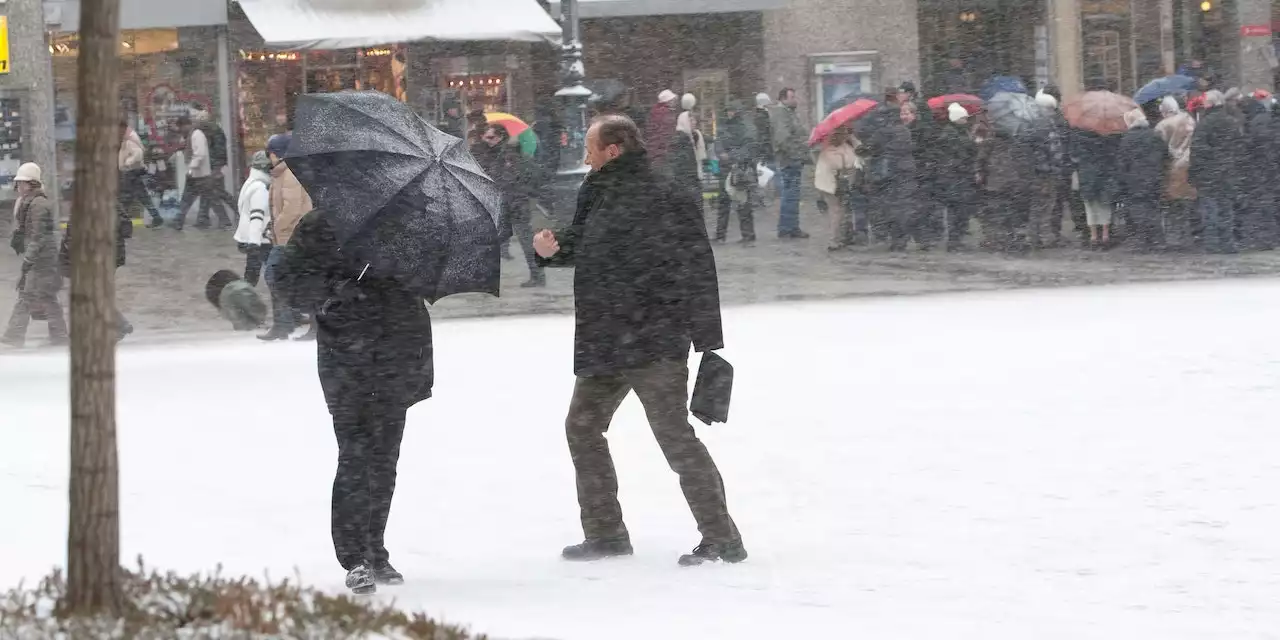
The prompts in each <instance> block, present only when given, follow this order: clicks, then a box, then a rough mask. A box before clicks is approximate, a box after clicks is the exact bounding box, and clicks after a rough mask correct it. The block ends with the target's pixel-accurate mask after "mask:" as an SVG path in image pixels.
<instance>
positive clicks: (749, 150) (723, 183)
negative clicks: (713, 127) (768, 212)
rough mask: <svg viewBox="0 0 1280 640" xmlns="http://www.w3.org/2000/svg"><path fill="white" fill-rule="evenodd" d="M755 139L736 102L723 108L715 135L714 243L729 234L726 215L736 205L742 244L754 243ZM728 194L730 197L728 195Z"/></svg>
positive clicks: (748, 120) (757, 154)
mask: <svg viewBox="0 0 1280 640" xmlns="http://www.w3.org/2000/svg"><path fill="white" fill-rule="evenodd" d="M756 145H757V138H756V133H755V131H754V127H753V126H752V122H751V120H750V119H748V118H747V113H746V110H745V109H744V108H743V104H742V102H741V101H740V100H730V101H729V102H728V104H726V105H725V112H724V122H722V123H721V124H720V129H719V135H717V136H716V156H717V157H718V158H719V159H720V198H719V203H718V205H719V211H718V212H717V215H716V238H715V239H716V242H724V241H725V238H726V237H727V236H728V233H729V215H730V214H731V213H732V208H733V207H734V205H737V209H738V225H739V229H740V232H741V234H742V237H741V242H742V244H743V245H752V244H754V243H755V241H756V225H755V218H754V216H753V214H752V211H753V207H754V206H755V203H754V202H753V200H755V198H756V180H757V178H756V162H757V159H758V156H759V152H758V151H757V150H756ZM730 191H732V195H730Z"/></svg>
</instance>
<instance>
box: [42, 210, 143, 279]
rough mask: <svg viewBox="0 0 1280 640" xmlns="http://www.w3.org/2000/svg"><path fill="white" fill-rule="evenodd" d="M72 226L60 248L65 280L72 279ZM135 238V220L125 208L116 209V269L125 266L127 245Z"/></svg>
mask: <svg viewBox="0 0 1280 640" xmlns="http://www.w3.org/2000/svg"><path fill="white" fill-rule="evenodd" d="M71 237H72V233H71V225H67V228H66V230H64V231H63V232H62V244H61V245H60V246H59V247H58V271H59V272H60V273H61V274H62V277H64V278H70V277H71ZM132 237H133V218H131V217H129V212H128V211H125V210H124V207H116V268H119V267H123V266H124V264H125V258H126V256H125V253H126V251H125V243H126V241H128V240H129V239H130V238H132Z"/></svg>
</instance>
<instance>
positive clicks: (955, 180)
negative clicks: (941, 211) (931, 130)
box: [929, 124, 978, 203]
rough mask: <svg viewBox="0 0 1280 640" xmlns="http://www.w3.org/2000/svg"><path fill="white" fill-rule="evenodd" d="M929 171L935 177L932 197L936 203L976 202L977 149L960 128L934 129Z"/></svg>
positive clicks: (947, 126) (954, 125) (963, 128)
mask: <svg viewBox="0 0 1280 640" xmlns="http://www.w3.org/2000/svg"><path fill="white" fill-rule="evenodd" d="M929 159H930V166H929V170H930V171H932V172H933V173H934V175H935V178H934V185H935V186H934V194H933V197H934V199H935V200H938V201H939V202H952V203H966V202H977V200H978V185H977V182H976V180H975V178H974V176H975V175H976V174H977V172H978V146H977V145H976V144H975V143H974V142H973V138H970V137H969V131H968V128H967V127H965V126H963V125H957V124H946V125H943V126H941V127H939V128H938V135H937V137H936V138H935V141H934V147H933V152H932V153H931V154H929Z"/></svg>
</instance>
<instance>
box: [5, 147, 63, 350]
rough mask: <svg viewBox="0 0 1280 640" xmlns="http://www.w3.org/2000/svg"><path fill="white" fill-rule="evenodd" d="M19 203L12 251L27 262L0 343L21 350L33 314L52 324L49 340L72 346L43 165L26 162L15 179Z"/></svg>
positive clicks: (56, 227)
mask: <svg viewBox="0 0 1280 640" xmlns="http://www.w3.org/2000/svg"><path fill="white" fill-rule="evenodd" d="M13 185H14V190H15V191H17V194H18V201H17V202H16V203H15V205H14V213H15V217H16V220H15V224H16V226H15V227H14V231H13V242H12V243H11V244H10V246H11V247H13V250H14V251H15V252H16V253H17V254H18V255H19V256H21V258H22V275H21V276H20V277H19V278H18V300H17V302H16V303H15V304H14V305H13V315H12V316H10V318H9V326H8V328H7V329H5V332H4V336H3V337H0V344H3V345H6V346H10V347H21V346H23V343H24V342H26V339H27V325H28V324H29V323H30V322H31V319H32V317H33V316H35V317H36V318H37V319H43V320H45V321H46V322H48V323H49V342H50V343H51V344H66V343H67V323H66V319H65V316H63V314H62V304H61V303H59V302H58V290H59V289H61V288H62V273H61V271H60V270H59V268H58V262H59V260H58V225H57V218H56V217H55V216H54V214H53V206H52V205H51V204H50V202H49V198H48V196H46V195H45V193H44V187H43V186H42V184H41V172H40V166H39V165H37V164H35V163H34V162H27V163H25V164H23V165H22V166H20V167H18V173H17V175H15V176H14V177H13Z"/></svg>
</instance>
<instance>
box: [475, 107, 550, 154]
mask: <svg viewBox="0 0 1280 640" xmlns="http://www.w3.org/2000/svg"><path fill="white" fill-rule="evenodd" d="M484 119H485V121H486V122H489V123H490V124H500V125H502V128H503V129H506V130H507V135H509V136H511V137H512V138H515V139H516V142H518V143H519V144H520V153H521V154H522V155H524V156H525V157H526V158H532V157H533V155H534V154H535V153H537V152H538V136H537V135H535V134H534V133H533V129H532V128H530V127H529V125H528V124H525V121H524V120H521V119H520V118H517V117H515V116H513V115H511V114H509V113H503V112H501V111H486V112H485V114H484Z"/></svg>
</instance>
